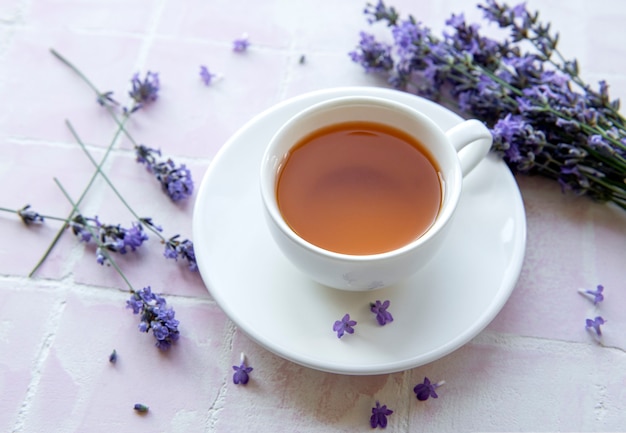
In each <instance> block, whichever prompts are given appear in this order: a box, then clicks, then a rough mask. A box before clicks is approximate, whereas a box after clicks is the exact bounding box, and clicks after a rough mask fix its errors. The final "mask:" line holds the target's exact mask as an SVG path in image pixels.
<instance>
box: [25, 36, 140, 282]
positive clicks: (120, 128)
mask: <svg viewBox="0 0 626 433" xmlns="http://www.w3.org/2000/svg"><path fill="white" fill-rule="evenodd" d="M50 52H51V53H52V55H53V56H55V57H56V58H57V59H59V60H60V61H61V62H63V64H65V65H66V66H67V67H69V68H70V69H71V70H72V71H74V72H75V73H76V74H77V75H78V76H79V77H80V78H81V79H82V80H83V81H84V82H85V83H86V84H87V85H88V86H89V87H90V88H91V89H92V90H93V91H94V92H95V93H96V94H97V95H98V96H99V97H100V96H102V93H101V92H100V91H99V90H98V88H97V87H96V86H95V85H94V84H93V83H92V82H91V81H90V80H89V79H88V78H87V77H86V76H85V74H83V73H82V72H81V71H80V70H79V69H78V68H76V67H75V66H74V65H73V64H72V63H70V62H69V61H68V60H67V59H66V58H65V57H63V56H62V55H61V54H59V53H58V52H57V51H55V50H54V49H52V48H51V49H50ZM105 107H106V109H107V111H108V112H109V114H111V116H113V117H114V119H115V122H116V123H117V125H118V129H117V131H115V135H114V136H113V139H112V140H111V142H110V143H109V146H108V147H107V149H106V151H105V153H104V156H103V157H102V159H101V160H100V163H99V164H98V165H97V168H98V170H96V171H95V172H94V174H93V175H92V176H91V179H90V180H89V182H88V184H87V186H86V187H85V189H84V190H83V192H82V194H81V195H80V197H79V198H78V201H77V202H76V205H77V206H78V205H80V204H81V203H82V201H83V199H84V198H85V195H86V194H87V192H88V191H89V189H90V188H91V186H92V185H93V183H94V181H95V179H96V177H97V176H98V173H99V172H100V169H101V168H102V166H103V165H104V163H105V161H106V160H107V158H108V156H109V154H110V153H111V150H112V149H113V146H114V145H115V143H116V142H117V140H118V138H119V136H120V133H121V132H122V131H123V132H125V133H126V134H128V133H127V132H126V129H125V128H124V124H125V123H126V121H127V120H128V118H129V116H130V113H131V112H132V108H131V110H129V111H126V112H125V113H124V115H123V117H122V120H119V119H118V118H117V116H115V113H114V112H113V110H112V108H111V107H109V106H108V105H106V104H105ZM75 212H76V209H75V208H73V209H72V210H71V212H70V214H69V215H68V217H67V218H66V219H65V221H69V220H70V219H71V218H72V217H73V216H74V213H75ZM64 230H65V226H63V227H61V229H60V230H59V231H58V232H57V234H56V235H55V237H54V239H52V242H51V243H50V245H49V246H48V248H47V249H46V251H45V252H44V254H43V256H42V257H41V259H39V261H38V262H37V264H35V267H34V268H33V270H32V271H30V273H29V274H28V276H29V277H32V276H33V275H34V274H35V272H37V270H38V269H39V268H40V267H41V265H42V264H43V262H44V261H45V260H46V259H47V258H48V256H49V255H50V253H51V252H52V249H53V248H54V246H55V245H56V244H57V242H58V241H59V239H60V238H61V236H62V235H63V232H64Z"/></svg>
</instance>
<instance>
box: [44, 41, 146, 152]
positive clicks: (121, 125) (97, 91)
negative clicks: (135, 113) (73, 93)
mask: <svg viewBox="0 0 626 433" xmlns="http://www.w3.org/2000/svg"><path fill="white" fill-rule="evenodd" d="M50 53H52V55H53V56H54V57H56V58H57V59H59V60H60V61H61V62H63V64H65V66H67V67H68V68H70V69H71V70H72V71H74V72H75V73H76V75H78V76H79V78H80V79H82V80H83V81H84V82H85V84H87V85H88V86H89V87H90V88H91V90H93V91H94V93H95V94H96V96H97V97H98V98H100V97H102V96H103V95H104V94H103V93H102V92H101V91H100V89H98V88H97V87H96V85H95V84H93V83H92V82H91V80H89V78H87V76H86V75H85V74H83V73H82V72H81V70H80V69H78V68H77V67H76V66H74V64H73V63H72V62H70V61H69V60H67V59H66V58H65V57H63V56H62V55H61V54H60V53H59V52H58V51H56V50H55V49H53V48H50ZM104 107H105V108H106V110H107V112H108V113H109V115H110V116H111V118H112V119H113V121H114V122H115V123H116V124H117V126H118V127H119V128H120V129H121V130H122V131H123V132H124V135H126V138H128V139H129V140H130V142H131V143H132V144H133V146H135V147H137V146H138V144H137V142H136V141H135V139H134V138H133V137H132V136H131V135H130V133H129V132H128V131H127V130H126V128H124V123H125V121H121V120H120V119H119V118H118V117H117V115H116V114H115V111H114V110H113V109H112V108H111V107H110V106H109V105H107V104H105V105H104ZM133 108H134V107H131V109H130V110H128V113H130V112H132V110H133ZM128 116H129V114H126V115H125V117H128Z"/></svg>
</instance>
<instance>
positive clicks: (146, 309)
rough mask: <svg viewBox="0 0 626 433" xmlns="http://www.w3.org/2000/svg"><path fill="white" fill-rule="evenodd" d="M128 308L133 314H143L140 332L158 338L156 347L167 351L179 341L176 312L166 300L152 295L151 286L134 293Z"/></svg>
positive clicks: (127, 302)
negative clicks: (150, 331) (148, 333)
mask: <svg viewBox="0 0 626 433" xmlns="http://www.w3.org/2000/svg"><path fill="white" fill-rule="evenodd" d="M126 308H130V309H132V310H133V314H140V313H141V322H140V323H139V331H140V332H148V331H149V330H150V329H152V334H153V335H154V338H156V340H157V341H156V344H155V345H156V346H157V347H158V348H159V349H161V350H163V351H165V350H168V349H169V348H170V347H171V346H172V344H173V343H174V342H176V341H177V340H178V337H179V332H178V324H179V322H178V320H176V319H175V318H174V316H175V312H174V310H173V309H172V308H170V307H168V306H167V302H166V301H165V298H163V297H161V296H158V295H156V294H154V293H152V290H151V289H150V286H148V287H144V288H143V289H141V290H139V291H136V292H133V294H132V295H131V297H130V299H129V300H128V301H126Z"/></svg>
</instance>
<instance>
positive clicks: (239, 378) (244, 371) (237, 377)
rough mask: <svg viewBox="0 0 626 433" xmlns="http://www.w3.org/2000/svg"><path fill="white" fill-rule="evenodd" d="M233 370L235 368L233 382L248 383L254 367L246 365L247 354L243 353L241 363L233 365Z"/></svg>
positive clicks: (238, 383) (237, 383)
mask: <svg viewBox="0 0 626 433" xmlns="http://www.w3.org/2000/svg"><path fill="white" fill-rule="evenodd" d="M233 370H235V373H234V374H233V383H234V384H235V385H246V384H247V383H248V381H249V380H250V372H252V370H254V369H253V368H252V367H249V366H248V365H246V359H245V355H244V354H243V353H242V354H241V361H240V363H239V365H233Z"/></svg>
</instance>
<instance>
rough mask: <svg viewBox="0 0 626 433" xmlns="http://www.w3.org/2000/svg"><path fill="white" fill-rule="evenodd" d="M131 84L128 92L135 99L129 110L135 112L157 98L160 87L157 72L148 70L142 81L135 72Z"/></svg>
mask: <svg viewBox="0 0 626 433" xmlns="http://www.w3.org/2000/svg"><path fill="white" fill-rule="evenodd" d="M131 84H132V86H133V88H132V89H131V90H130V91H129V92H128V94H129V95H130V97H131V98H133V101H135V105H134V106H133V108H132V109H131V112H135V111H137V110H139V109H140V108H142V107H144V106H146V105H148V104H150V103H152V102H154V101H156V100H157V97H158V93H159V89H160V87H161V83H160V82H159V74H158V73H155V72H150V71H148V72H147V73H146V76H145V77H144V79H143V81H141V79H140V78H139V73H136V74H135V75H133V78H132V79H131Z"/></svg>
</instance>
